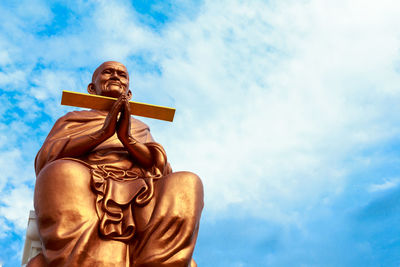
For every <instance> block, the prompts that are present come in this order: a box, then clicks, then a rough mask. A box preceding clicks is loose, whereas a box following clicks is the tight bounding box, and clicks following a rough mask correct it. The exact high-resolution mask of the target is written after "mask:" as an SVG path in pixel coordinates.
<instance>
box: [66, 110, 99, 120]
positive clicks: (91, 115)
mask: <svg viewBox="0 0 400 267" xmlns="http://www.w3.org/2000/svg"><path fill="white" fill-rule="evenodd" d="M106 116H107V112H106V111H101V110H75V111H71V112H68V113H67V114H65V115H64V116H62V117H60V118H59V120H62V121H85V120H94V119H104V118H105V117H106Z"/></svg>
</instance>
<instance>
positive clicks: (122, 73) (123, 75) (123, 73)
mask: <svg viewBox="0 0 400 267" xmlns="http://www.w3.org/2000/svg"><path fill="white" fill-rule="evenodd" d="M119 76H121V77H124V78H126V77H128V76H127V75H126V73H125V72H120V73H119Z"/></svg>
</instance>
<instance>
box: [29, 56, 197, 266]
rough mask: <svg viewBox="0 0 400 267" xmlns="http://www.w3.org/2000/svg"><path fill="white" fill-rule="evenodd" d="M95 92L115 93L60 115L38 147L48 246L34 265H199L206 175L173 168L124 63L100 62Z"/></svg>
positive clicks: (38, 196) (38, 200)
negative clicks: (135, 103)
mask: <svg viewBox="0 0 400 267" xmlns="http://www.w3.org/2000/svg"><path fill="white" fill-rule="evenodd" d="M88 92H89V93H90V94H96V95H102V96H108V97H114V98H117V99H118V100H117V101H116V102H115V103H114V104H113V106H112V108H111V109H110V110H109V111H105V110H85V111H73V112H70V113H68V114H66V115H65V116H63V117H61V118H60V119H59V120H58V121H57V122H56V123H55V125H54V126H53V128H52V130H51V131H50V133H49V135H48V136H47V138H46V140H45V141H44V143H43V146H42V148H41V149H40V151H39V152H38V154H37V156H36V160H35V170H36V177H37V179H36V185H35V194H34V207H35V212H36V215H37V218H38V229H39V235H40V238H41V241H42V244H43V250H42V252H41V253H40V254H39V255H38V256H36V257H35V258H33V259H31V260H30V262H29V263H28V266H30V267H32V266H79V267H85V266H90V267H95V266H96V267H100V266H107V267H110V266H118V267H119V266H121V267H122V266H124V267H125V266H134V267H139V266H147V267H150V266H165V267H166V266H173V267H179V266H185V267H187V266H191V267H193V266H196V263H195V262H194V261H193V259H192V254H193V250H194V246H195V243H196V238H197V233H198V230H199V221H200V215H201V211H202V208H203V186H202V183H201V180H200V179H199V177H198V176H197V175H195V174H194V173H191V172H172V170H171V167H170V165H169V163H168V161H167V155H166V153H165V151H164V149H163V147H162V146H161V145H160V144H158V143H156V142H154V140H153V138H152V136H151V134H150V130H149V127H148V126H147V125H146V124H144V123H143V122H141V121H139V120H137V119H134V118H132V117H131V115H130V106H129V99H130V98H131V96H132V93H131V91H130V90H129V76H128V71H127V69H126V67H125V66H124V65H122V64H121V63H118V62H114V61H109V62H105V63H103V64H101V65H100V66H99V67H98V68H97V69H96V71H95V72H94V74H93V77H92V82H91V83H90V84H89V85H88Z"/></svg>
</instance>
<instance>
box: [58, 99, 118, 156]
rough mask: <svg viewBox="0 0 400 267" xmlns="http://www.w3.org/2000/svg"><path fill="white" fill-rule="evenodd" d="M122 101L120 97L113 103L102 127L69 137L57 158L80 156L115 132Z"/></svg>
mask: <svg viewBox="0 0 400 267" xmlns="http://www.w3.org/2000/svg"><path fill="white" fill-rule="evenodd" d="M123 103H124V101H123V98H122V97H121V98H119V99H118V100H117V101H116V102H115V103H114V105H113V106H112V108H111V110H110V112H109V113H108V115H107V117H106V119H105V121H104V124H103V127H102V128H101V129H99V130H98V131H96V132H94V133H92V134H89V135H82V136H79V137H75V138H70V139H69V141H68V142H67V143H66V145H65V146H64V148H63V149H62V150H61V151H60V153H59V154H58V155H57V158H64V157H79V156H82V155H84V154H86V153H89V152H90V151H92V150H93V149H94V148H95V147H96V146H98V145H99V144H101V143H103V142H104V141H105V140H107V139H108V138H110V137H111V136H112V135H113V134H114V133H115V129H116V126H117V121H118V113H119V112H120V110H121V107H122V106H123Z"/></svg>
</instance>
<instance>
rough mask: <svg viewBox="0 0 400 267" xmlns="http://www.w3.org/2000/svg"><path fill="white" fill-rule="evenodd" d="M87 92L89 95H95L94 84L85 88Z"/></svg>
mask: <svg viewBox="0 0 400 267" xmlns="http://www.w3.org/2000/svg"><path fill="white" fill-rule="evenodd" d="M87 91H88V93H89V94H92V95H95V94H96V89H95V85H94V83H89V85H88V86H87Z"/></svg>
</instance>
